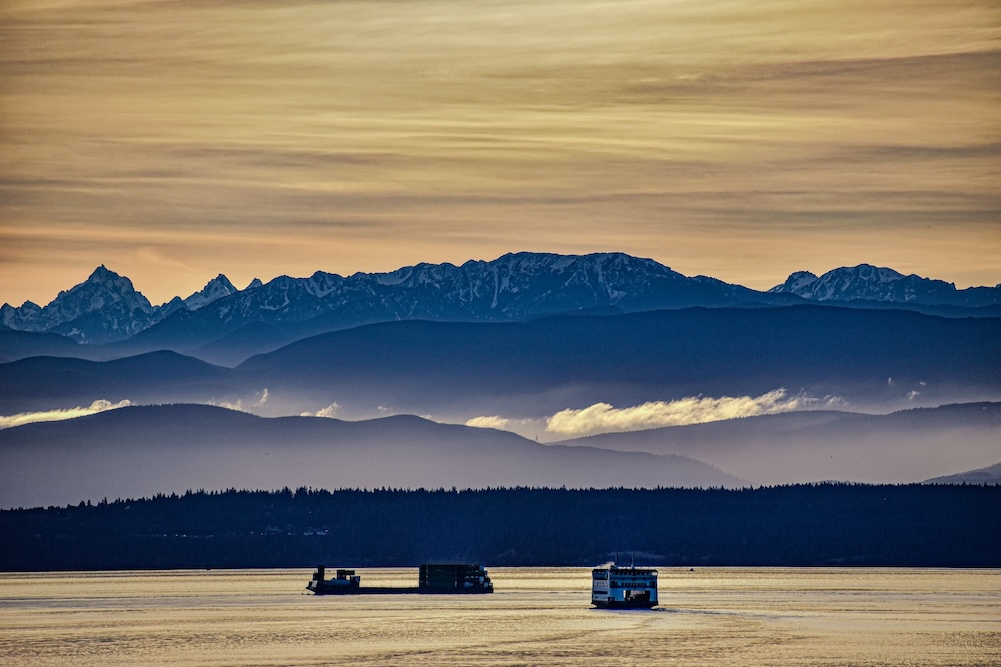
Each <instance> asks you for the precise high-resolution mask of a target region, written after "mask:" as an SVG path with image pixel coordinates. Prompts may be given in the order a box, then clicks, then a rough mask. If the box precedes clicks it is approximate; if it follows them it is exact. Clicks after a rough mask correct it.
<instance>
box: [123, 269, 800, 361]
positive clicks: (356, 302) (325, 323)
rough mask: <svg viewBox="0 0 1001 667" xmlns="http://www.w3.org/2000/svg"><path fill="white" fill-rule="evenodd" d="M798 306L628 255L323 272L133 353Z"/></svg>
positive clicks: (158, 336)
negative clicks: (601, 311) (416, 327)
mask: <svg viewBox="0 0 1001 667" xmlns="http://www.w3.org/2000/svg"><path fill="white" fill-rule="evenodd" d="M797 301H799V299H798V297H794V296H790V295H784V294H765V293H761V292H755V291H753V290H749V289H747V288H745V287H741V286H739V285H729V284H727V283H724V282H721V281H718V280H713V279H709V278H704V277H697V278H687V277H685V276H683V275H681V274H680V273H677V272H675V271H672V270H671V269H669V268H668V267H666V266H663V265H661V264H658V263H657V262H654V261H653V260H649V259H640V258H636V257H631V256H629V255H625V254H622V253H598V254H592V255H553V254H544V253H516V254H508V255H504V256H503V257H500V258H498V259H496V260H493V261H490V262H485V261H469V262H466V263H464V264H463V265H461V266H455V265H452V264H448V263H445V264H418V265H416V266H409V267H404V268H401V269H398V270H396V271H393V272H390V273H356V274H354V275H352V276H349V277H346V278H345V277H341V276H339V275H336V274H331V273H324V272H320V271H318V272H316V273H314V274H313V275H312V276H310V277H309V278H290V277H288V276H281V277H279V278H275V279H274V280H272V281H271V282H269V283H267V284H265V285H263V286H261V287H259V288H258V289H255V290H248V291H245V292H241V293H238V294H234V295H230V296H229V297H227V298H223V299H219V300H218V301H215V302H213V303H212V304H209V305H208V306H206V307H203V308H201V309H200V310H198V311H197V312H194V313H192V312H189V311H186V312H183V313H178V314H175V315H173V316H172V317H170V318H167V319H166V320H165V321H164V322H162V323H159V324H158V325H156V326H154V327H152V328H151V329H150V330H149V331H146V332H143V334H141V335H140V336H137V337H136V338H135V339H134V340H133V341H130V344H131V347H132V348H133V349H150V348H151V347H152V346H163V347H169V348H170V349H176V350H191V349H195V348H199V347H202V346H204V345H206V344H207V343H209V342H211V341H213V340H216V339H220V338H222V337H223V336H225V335H228V334H230V333H232V332H234V331H237V330H239V329H241V328H243V327H245V326H246V325H248V324H251V323H254V322H263V323H265V324H268V325H271V326H274V327H276V328H278V329H281V330H282V331H284V332H285V333H286V335H287V336H288V338H289V339H290V340H291V339H296V338H302V337H306V336H309V335H314V334H317V333H322V332H326V331H333V330H338V329H344V328H350V327H354V326H358V325H360V324H367V323H374V322H387V321H396V320H412V319H426V320H438V321H488V322H489V321H516V320H524V319H527V318H532V317H538V316H543V315H553V314H556V313H561V312H570V311H579V310H587V309H592V308H601V307H615V308H617V309H619V310H621V311H627V312H630V311H641V310H651V309H658V308H682V307H687V306H695V305H701V306H725V305H737V304H749V303H771V304H779V303H791V302H797Z"/></svg>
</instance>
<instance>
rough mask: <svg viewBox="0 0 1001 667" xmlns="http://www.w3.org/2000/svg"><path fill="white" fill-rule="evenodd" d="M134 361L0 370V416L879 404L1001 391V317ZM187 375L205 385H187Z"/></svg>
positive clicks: (584, 319) (852, 320)
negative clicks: (133, 407)
mask: <svg viewBox="0 0 1001 667" xmlns="http://www.w3.org/2000/svg"><path fill="white" fill-rule="evenodd" d="M251 334H252V332H251ZM261 335H267V332H262V334H261ZM136 358H137V359H143V360H145V361H144V362H143V364H144V365H145V366H147V367H148V368H149V371H148V372H146V373H145V374H143V375H141V376H139V375H135V374H131V372H129V371H126V370H125V367H126V362H128V359H123V360H120V361H117V362H107V363H94V362H82V361H80V362H77V363H78V364H79V366H80V370H78V371H77V370H72V371H71V370H68V369H71V368H75V367H74V366H73V365H72V364H71V363H70V362H69V361H66V360H53V359H48V360H36V359H25V360H21V361H18V362H14V363H9V364H2V365H0V414H12V413H13V412H21V411H24V410H43V409H50V408H52V407H68V406H67V403H69V404H70V405H89V404H90V403H91V402H93V401H94V400H99V399H106V400H112V399H114V400H121V399H129V400H133V401H135V400H139V396H130V395H128V392H130V391H134V392H136V393H137V394H141V395H142V397H143V399H142V400H147V401H161V402H169V401H180V400H190V401H198V402H202V401H205V400H207V399H210V398H211V399H214V400H216V401H219V400H221V396H226V398H225V400H230V401H231V400H232V397H233V396H236V395H240V396H241V398H242V399H243V400H244V401H245V402H246V401H251V400H252V399H253V396H255V395H256V394H257V393H260V392H262V391H263V390H264V389H267V390H268V391H269V396H270V398H269V402H268V406H269V407H271V408H273V409H274V410H275V412H274V413H272V414H282V413H284V414H289V413H293V414H298V413H299V412H300V411H304V410H309V411H315V410H317V409H319V408H322V407H324V406H327V405H330V404H331V403H335V402H336V403H338V404H339V405H341V406H343V407H344V409H345V411H346V412H344V413H342V414H348V415H351V416H354V417H358V416H366V415H367V416H371V415H375V414H377V413H376V412H375V410H376V408H377V407H378V406H387V407H389V408H390V409H391V410H392V411H393V412H395V413H400V412H411V413H415V414H436V415H438V416H441V417H447V416H450V415H457V414H466V415H468V416H470V417H471V416H476V415H484V414H486V415H491V414H506V415H509V416H513V417H540V416H544V415H549V414H553V413H554V412H556V411H558V410H562V409H565V408H568V407H570V408H582V407H587V406H589V405H591V404H593V403H598V402H607V403H611V404H613V405H615V406H618V407H626V406H632V405H639V404H641V403H644V402H647V401H655V400H661V401H663V400H672V399H676V398H682V397H685V396H698V395H704V396H742V395H747V396H760V395H761V394H764V393H766V392H769V391H772V390H775V389H778V388H785V389H786V390H787V391H788V392H789V393H790V394H799V393H805V394H807V395H809V396H812V397H815V398H817V399H823V398H824V397H827V396H840V397H842V398H844V399H845V400H848V401H852V402H854V403H855V404H859V405H863V406H864V405H875V406H879V407H880V408H883V406H886V405H889V406H894V405H901V404H903V403H908V402H910V401H913V400H915V399H918V400H920V401H922V402H924V401H927V402H930V403H941V402H945V401H971V400H985V399H989V400H997V399H998V398H999V397H1001V396H999V394H1001V320H999V319H992V318H981V319H977V318H966V319H950V318H941V317H933V316H928V315H922V314H919V313H914V312H906V311H896V310H886V311H882V310H859V309H849V308H835V307H829V306H795V307H781V308H690V309H681V310H673V311H650V312H643V313H628V314H623V315H609V316H584V315H580V316H561V317H550V318H541V319H538V320H531V321H527V322H506V323H469V322H428V321H419V320H414V321H403V322H386V323H379V324H372V325H366V326H363V327H356V328H353V329H346V330H342V331H336V332H331V333H326V334H322V335H319V336H314V337H311V338H307V339H304V340H301V341H297V342H295V343H292V344H290V345H287V346H285V347H283V348H281V349H279V350H276V351H274V352H271V353H268V354H263V355H258V356H256V357H253V358H251V359H249V360H247V361H246V362H244V363H243V364H241V365H240V366H238V367H237V368H235V369H225V368H219V367H214V366H209V365H207V364H202V363H200V362H199V363H198V364H195V363H194V360H192V359H185V358H184V357H181V356H179V355H175V354H159V355H145V356H143V357H136ZM128 363H132V362H128ZM178 367H180V368H181V369H182V370H183V372H182V370H178ZM189 367H190V368H196V369H205V370H204V372H205V373H206V374H207V375H208V377H207V378H202V377H200V376H197V375H196V377H194V379H191V380H187V379H186V378H187V375H186V373H187V370H186V369H188V368H189ZM199 372H201V371H199ZM171 378H180V379H179V380H177V381H172V380H171ZM182 380H183V381H182ZM109 387H114V388H115V389H116V393H115V396H114V397H113V396H109V395H106V392H107V391H108V390H109ZM188 387H190V388H191V395H190V396H186V395H184V392H185V391H186V390H187V388H188ZM213 392H218V393H213ZM239 392H242V394H240V393H239ZM12 406H16V409H14V408H13V407H12ZM281 410H284V412H281ZM470 413H472V414H470Z"/></svg>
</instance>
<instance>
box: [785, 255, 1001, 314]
mask: <svg viewBox="0 0 1001 667" xmlns="http://www.w3.org/2000/svg"><path fill="white" fill-rule="evenodd" d="M768 291H769V292H770V293H773V294H795V295H796V296H800V297H803V298H804V299H809V300H811V301H842V302H853V301H877V302H889V303H893V304H922V305H929V306H958V307H966V308H971V307H972V308H978V307H985V306H998V305H1001V285H998V286H997V287H970V288H968V289H964V290H957V289H956V285H955V284H953V283H947V282H945V281H943V280H932V279H929V278H922V277H920V276H917V275H914V274H911V275H909V276H905V275H903V274H901V273H898V272H897V271H894V270H893V269H888V268H882V267H876V266H872V265H871V264H859V265H858V266H852V267H841V268H838V269H833V270H831V271H828V272H827V273H825V274H824V275H822V276H819V277H818V276H816V275H814V274H813V273H810V272H809V271H797V272H796V273H793V274H792V275H790V276H789V278H788V279H786V281H785V282H784V283H783V284H781V285H776V286H775V287H773V288H772V289H770V290H768Z"/></svg>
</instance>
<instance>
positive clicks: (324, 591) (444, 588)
mask: <svg viewBox="0 0 1001 667" xmlns="http://www.w3.org/2000/svg"><path fill="white" fill-rule="evenodd" d="M325 573H326V570H325V568H324V567H323V566H322V565H320V566H318V567H317V568H316V572H314V573H313V578H312V579H311V580H310V581H309V583H308V584H306V589H305V591H303V592H305V593H312V594H314V595H358V594H376V595H378V594H394V593H428V594H454V593H493V592H494V585H493V582H491V581H490V577H489V575H488V574H487V571H486V568H484V567H483V566H482V565H471V564H468V563H424V564H423V565H421V566H420V577H419V580H418V584H417V586H416V587H413V586H365V587H363V586H362V585H361V577H360V576H359V575H356V574H355V571H354V570H343V569H339V570H337V577H336V578H335V579H324V575H325Z"/></svg>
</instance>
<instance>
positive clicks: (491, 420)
mask: <svg viewBox="0 0 1001 667" xmlns="http://www.w3.org/2000/svg"><path fill="white" fill-rule="evenodd" d="M466 426H472V427H474V428H496V429H500V430H502V431H503V430H507V429H508V427H510V426H511V420H510V419H507V418H505V417H498V416H496V415H494V416H491V417H487V416H484V417H473V418H472V419H470V420H468V421H467V422H466Z"/></svg>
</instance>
